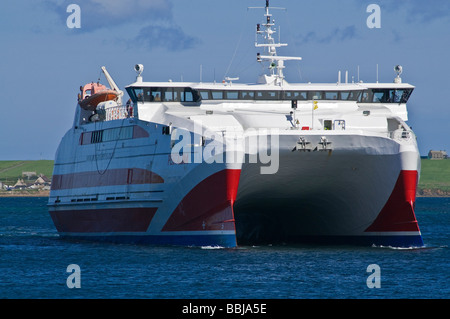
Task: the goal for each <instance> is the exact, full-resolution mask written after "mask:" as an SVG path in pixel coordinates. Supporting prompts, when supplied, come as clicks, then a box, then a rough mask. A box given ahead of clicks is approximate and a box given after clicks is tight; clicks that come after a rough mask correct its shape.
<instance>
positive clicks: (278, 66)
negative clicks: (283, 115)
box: [255, 0, 302, 86]
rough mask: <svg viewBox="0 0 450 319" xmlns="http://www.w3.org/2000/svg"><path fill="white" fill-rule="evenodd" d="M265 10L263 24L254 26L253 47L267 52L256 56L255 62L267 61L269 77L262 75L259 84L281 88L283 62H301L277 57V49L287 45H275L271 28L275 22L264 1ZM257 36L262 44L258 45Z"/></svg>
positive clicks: (267, 3) (295, 58) (297, 58)
mask: <svg viewBox="0 0 450 319" xmlns="http://www.w3.org/2000/svg"><path fill="white" fill-rule="evenodd" d="M264 9H265V14H264V17H265V22H264V23H263V24H262V25H261V24H257V25H256V36H257V39H256V41H255V47H257V48H261V47H262V48H264V51H267V55H261V54H260V53H259V52H258V53H257V54H256V60H257V61H258V62H263V61H269V75H268V76H267V75H263V76H262V77H260V81H259V82H263V83H267V84H271V83H273V84H274V85H279V86H282V85H283V82H284V75H283V69H284V68H285V66H284V61H288V60H297V61H299V60H301V59H302V58H301V57H286V56H278V55H277V48H280V47H285V46H287V43H279V42H278V43H277V42H275V39H274V38H273V36H272V35H273V34H274V33H276V31H275V30H273V28H272V27H274V26H275V21H274V20H272V14H270V12H269V0H266V6H265V7H264ZM276 9H283V8H276ZM261 26H262V27H263V28H264V30H261ZM258 36H260V37H263V38H264V43H258V41H257V40H258Z"/></svg>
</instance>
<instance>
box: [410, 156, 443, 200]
mask: <svg viewBox="0 0 450 319" xmlns="http://www.w3.org/2000/svg"><path fill="white" fill-rule="evenodd" d="M423 191H425V193H424V195H432V194H427V191H428V192H430V191H431V192H433V193H435V195H441V196H442V195H447V196H450V160H430V159H422V170H421V174H420V181H419V185H418V193H419V194H420V193H421V192H423Z"/></svg>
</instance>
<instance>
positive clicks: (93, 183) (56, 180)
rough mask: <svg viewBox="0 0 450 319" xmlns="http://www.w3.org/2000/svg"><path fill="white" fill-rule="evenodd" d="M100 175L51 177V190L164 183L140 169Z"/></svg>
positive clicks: (161, 179)
mask: <svg viewBox="0 0 450 319" xmlns="http://www.w3.org/2000/svg"><path fill="white" fill-rule="evenodd" d="M100 173H102V174H100ZM100 173H99V172H98V171H93V172H80V173H72V174H63V175H53V178H52V190H60V189H70V188H84V187H101V186H116V185H131V184H158V183H164V179H163V178H162V177H161V176H159V175H158V174H156V173H154V172H151V171H148V170H145V169H141V168H119V169H108V170H107V171H105V172H103V171H100Z"/></svg>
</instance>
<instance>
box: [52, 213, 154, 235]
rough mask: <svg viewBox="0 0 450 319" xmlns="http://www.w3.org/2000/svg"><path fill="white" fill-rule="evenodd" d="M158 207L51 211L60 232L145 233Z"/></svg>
mask: <svg viewBox="0 0 450 319" xmlns="http://www.w3.org/2000/svg"><path fill="white" fill-rule="evenodd" d="M157 209H158V208H156V207H138V208H115V209H86V210H64V211H51V212H50V216H51V217H52V219H53V223H54V224H55V226H56V229H57V230H58V232H63V233H91V232H145V231H147V228H148V226H149V225H150V222H151V221H152V218H153V216H154V215H155V213H156V210H157Z"/></svg>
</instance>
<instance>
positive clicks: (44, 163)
mask: <svg viewBox="0 0 450 319" xmlns="http://www.w3.org/2000/svg"><path fill="white" fill-rule="evenodd" d="M22 172H36V174H37V175H39V174H44V175H45V176H47V177H49V178H51V176H52V173H53V161H52V160H36V161H0V182H3V183H5V184H8V185H14V184H15V183H16V182H17V179H18V178H23V179H24V180H25V178H24V177H22ZM35 179H36V177H33V178H30V181H34V180H35ZM417 193H418V195H421V196H450V160H429V159H422V171H421V175H420V181H419V185H418V191H417Z"/></svg>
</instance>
